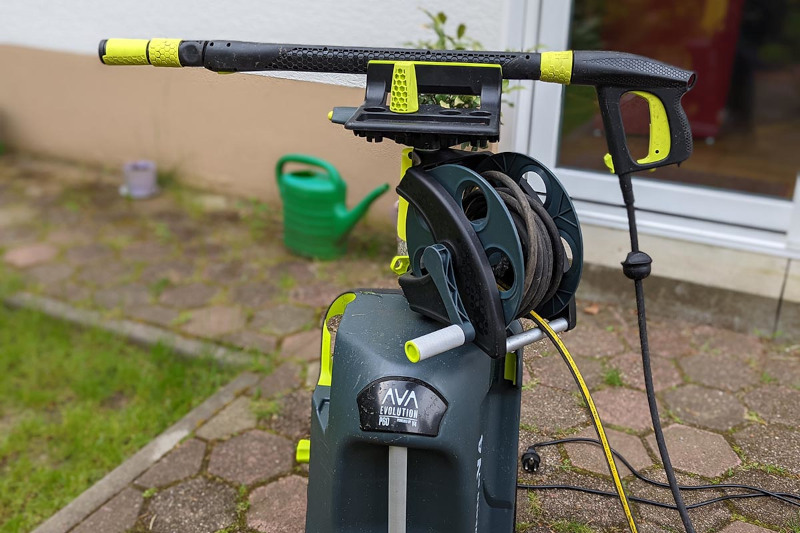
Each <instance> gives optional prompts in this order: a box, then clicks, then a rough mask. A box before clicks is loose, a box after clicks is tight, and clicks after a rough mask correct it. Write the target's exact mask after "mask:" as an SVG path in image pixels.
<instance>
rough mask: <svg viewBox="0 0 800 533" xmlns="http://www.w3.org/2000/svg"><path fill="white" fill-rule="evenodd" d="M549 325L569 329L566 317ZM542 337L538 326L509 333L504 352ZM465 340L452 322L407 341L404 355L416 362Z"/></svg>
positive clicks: (558, 330)
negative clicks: (516, 332) (512, 333)
mask: <svg viewBox="0 0 800 533" xmlns="http://www.w3.org/2000/svg"><path fill="white" fill-rule="evenodd" d="M550 327H551V328H553V331H555V332H556V333H561V332H562V331H566V330H567V329H569V321H568V320H567V319H566V318H557V319H555V320H553V321H552V322H550ZM542 338H544V332H543V331H542V330H541V329H539V328H533V329H529V330H528V331H525V332H523V333H518V334H516V335H511V336H509V337H508V339H507V340H506V352H507V353H512V352H515V351H517V350H519V349H520V348H523V347H525V346H527V345H528V344H533V343H534V342H536V341H539V340H541V339H542ZM467 342H468V341H466V340H465V335H464V332H463V330H462V328H461V326H458V325H455V324H454V325H452V326H447V327H446V328H442V329H438V330H436V331H433V332H431V333H428V334H427V335H422V336H420V337H417V338H416V339H411V340H410V341H407V342H406V346H405V349H406V356H407V357H408V359H409V361H411V362H412V363H417V362H419V361H424V360H425V359H430V358H431V357H435V356H437V355H441V354H443V353H445V352H446V351H448V350H452V349H454V348H458V347H459V346H463V345H464V344H466V343H467Z"/></svg>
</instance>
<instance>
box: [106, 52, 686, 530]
mask: <svg viewBox="0 0 800 533" xmlns="http://www.w3.org/2000/svg"><path fill="white" fill-rule="evenodd" d="M99 55H100V60H101V61H102V62H103V63H104V64H106V65H153V66H157V67H204V68H207V69H209V70H212V71H214V72H219V73H230V72H258V71H294V72H320V73H346V74H366V75H367V87H366V97H365V101H364V103H363V104H362V105H361V106H360V107H357V108H355V107H346V108H335V109H334V110H333V111H332V113H331V114H330V115H329V118H330V119H331V120H332V121H333V122H335V123H339V124H342V125H344V127H345V128H346V129H349V130H351V131H353V132H354V133H355V134H356V135H358V136H361V137H365V138H366V139H367V140H369V141H376V142H379V141H381V140H383V139H384V138H388V139H392V140H394V141H396V142H398V143H401V144H404V145H407V146H411V147H413V148H415V149H417V151H418V152H419V156H418V157H419V158H420V159H419V160H418V161H417V164H416V165H415V166H414V168H412V169H410V170H408V171H407V172H406V176H407V177H409V180H408V184H406V185H404V182H405V181H406V180H405V179H404V182H401V185H400V186H399V187H398V192H399V193H400V195H401V196H403V197H404V198H406V200H408V201H409V202H410V203H411V204H412V205H413V207H414V208H415V209H416V212H419V213H424V212H426V211H430V209H427V210H426V209H425V206H424V205H422V203H421V201H419V200H417V201H416V203H415V200H414V198H415V196H414V194H411V193H412V192H413V191H412V189H413V187H414V186H416V187H417V189H418V190H417V193H420V194H421V192H424V191H423V190H422V189H424V187H423V185H424V180H422V179H421V178H419V179H416V178H415V176H416V174H415V173H417V172H421V171H417V170H415V169H416V168H417V167H419V168H422V169H424V168H426V165H427V168H433V167H435V166H436V165H439V166H440V167H441V166H442V165H441V164H442V162H443V160H442V158H443V157H444V158H446V157H452V156H451V155H447V154H446V152H447V151H446V150H444V149H446V148H447V147H449V146H454V145H456V144H461V143H471V144H473V145H475V146H484V145H485V144H486V143H487V142H495V141H497V140H498V139H499V129H500V117H499V115H500V113H499V108H500V95H501V92H502V80H503V79H509V80H539V81H544V82H552V83H559V84H562V85H569V84H579V85H590V86H593V87H595V88H596V90H597V95H598V101H599V104H600V112H601V115H602V119H603V124H604V127H605V132H606V138H607V142H608V154H606V156H605V163H606V165H607V166H608V168H609V169H610V170H611V171H612V172H613V173H615V174H617V175H618V177H619V181H620V187H621V190H622V195H623V199H624V203H625V206H626V209H627V212H628V217H629V225H630V234H631V253H630V254H629V255H628V257H627V258H626V260H625V261H624V262H623V271H624V272H625V275H626V276H628V277H629V278H631V279H632V280H634V283H635V287H636V301H637V307H638V312H639V326H640V337H641V344H642V356H643V368H644V373H645V385H646V388H647V394H648V401H649V403H650V410H651V417H652V421H653V426H654V429H655V436H656V440H657V442H658V447H659V452H660V454H661V458H662V461H663V464H664V466H665V470H666V472H667V477H668V480H669V484H670V488H671V489H672V493H673V496H674V498H675V501H676V506H677V508H678V510H679V512H680V514H681V518H682V520H683V523H684V526H685V528H686V530H687V531H690V532H692V531H694V530H693V528H692V525H691V522H690V520H689V518H688V515H687V513H686V507H685V505H684V503H683V500H682V497H681V494H680V492H679V490H678V486H677V481H676V480H675V476H674V473H673V472H672V467H671V463H670V460H669V456H668V453H667V450H666V446H665V444H664V439H663V434H662V432H661V426H660V421H659V417H658V413H657V410H656V404H655V395H654V392H653V387H652V376H651V371H650V362H649V350H648V345H647V332H646V317H645V312H644V296H643V289H642V280H643V279H644V278H645V277H647V275H649V273H650V263H651V260H650V258H649V256H647V254H645V253H644V252H642V251H640V250H639V248H638V238H637V236H636V222H635V211H634V197H633V188H632V183H631V176H632V174H633V173H634V172H642V171H645V170H651V169H655V168H658V167H662V166H666V165H670V164H679V163H681V162H683V161H684V160H686V159H687V158H688V157H689V156H690V155H691V153H692V137H691V130H690V127H689V122H688V120H687V117H686V114H685V112H684V110H683V108H682V106H681V98H682V97H683V95H684V94H685V93H686V92H687V91H689V90H690V89H691V88H692V86H693V85H694V82H695V75H694V73H692V72H690V71H686V70H683V69H680V68H676V67H674V66H671V65H667V64H665V63H661V62H659V61H655V60H652V59H649V58H646V57H641V56H637V55H633V54H627V53H620V52H603V51H574V52H573V51H564V52H543V53H534V52H492V51H454V50H415V49H401V48H364V47H340V46H309V45H294V44H267V43H254V42H241V41H227V40H220V41H196V40H180V39H151V40H140V39H107V40H103V41H101V42H100V46H99ZM426 93H433V94H436V93H449V94H472V95H477V96H480V102H481V104H480V108H479V109H478V110H473V111H470V110H448V109H444V108H441V107H440V106H438V105H431V104H420V103H419V100H418V95H419V94H426ZM627 93H633V94H635V95H636V96H638V97H641V98H643V99H644V100H645V101H646V102H647V105H648V108H649V112H650V136H649V146H648V153H647V155H646V156H645V157H643V158H640V159H635V158H634V157H632V155H631V153H630V151H629V149H628V146H627V142H626V136H625V131H624V126H623V122H622V115H621V108H620V101H621V99H622V97H623V96H624V95H625V94H627ZM387 100H388V103H387ZM426 154H434V155H426ZM442 154H444V155H442ZM500 155H502V154H500ZM474 157H475V158H479V156H474ZM426 158H427V159H426ZM437 158H438V159H437ZM462 159H463V158H462ZM464 160H465V161H466V159H464ZM474 160H475V161H476V163H475V166H476V167H479V166H480V164H479V163H478V162H477V161H478V159H474ZM444 162H445V163H447V161H444ZM460 162H461V160H459V163H460ZM447 166H448V165H446V164H445V165H443V167H447ZM442 172H444V171H442ZM442 172H439V173H440V174H442ZM415 179H416V181H415ZM447 179H448V178H446V177H445V178H442V180H443V183H444V182H445V181H447ZM498 179H499V178H498ZM553 179H555V178H553ZM415 183H416V185H415ZM445 185H446V184H445ZM437 187H438V186H437ZM428 188H429V189H430V190H431V191H432V190H434V189H436V187H433V186H432V185H431V186H428ZM436 190H438V189H436ZM451 192H453V191H451ZM453 194H455V192H453ZM489 196H491V195H489ZM431 205H433V204H431ZM437 205H439V204H437ZM437 220H438V219H437ZM464 220H466V219H464ZM453 221H455V222H453ZM425 222H427V224H420V227H425V228H427V227H428V226H434V224H431V222H432V220H425ZM434 222H436V221H434ZM451 222H453V224H452V226H453V228H454V229H453V232H455V233H458V231H460V230H459V228H458V227H457V226H458V224H457V223H456V222H458V220H456V219H452V220H451ZM570 223H573V224H576V223H577V219H574V220H571V221H570ZM473 226H476V225H475V224H473ZM473 229H474V228H473ZM431 230H433V227H431ZM476 231H477V230H476ZM492 231H494V235H500V234H502V232H501V231H500V230H499V229H497V228H495V229H493V230H492ZM486 233H487V236H484V235H479V237H480V238H481V240H483V239H484V237H486V238H489V237H490V236H489V235H488V233H491V232H489V231H487V232H486ZM459 235H460V237H458V238H461V241H459V240H458V238H456V237H453V238H452V239H451V240H453V239H455V240H454V241H453V242H455V243H457V244H458V243H460V246H450V247H449V249H448V248H447V247H444V246H438V247H437V246H428V247H426V248H425V253H426V254H427V256H426V264H427V265H429V266H432V265H436V267H437V268H436V269H435V270H436V271H437V272H438V277H437V278H436V279H435V280H434V281H431V282H430V284H429V286H427V288H426V287H422V286H421V285H419V284H417V285H418V287H417V288H419V289H420V290H421V289H422V288H425V289H426V291H427V289H429V288H430V286H435V287H437V288H438V290H439V292H440V298H441V302H443V303H444V305H441V304H439V306H438V308H437V309H431V308H429V307H426V303H425V302H424V301H423V300H425V299H426V297H427V295H429V294H430V293H429V292H425V291H422V292H419V291H418V292H419V294H422V295H425V296H424V297H420V298H419V299H417V300H416V301H415V300H414V298H413V297H411V296H413V294H415V293H414V290H415V287H414V285H413V284H409V282H407V286H404V285H403V281H402V278H401V287H403V289H404V292H405V294H406V295H407V297H408V300H409V301H408V303H409V304H410V306H411V309H413V310H415V311H417V312H420V313H422V314H424V315H427V316H430V317H433V318H437V319H439V320H440V321H441V322H445V323H449V324H450V326H448V327H446V328H443V329H441V330H438V331H433V332H431V333H428V334H426V335H424V336H421V337H419V338H416V339H412V341H409V343H407V345H406V355H408V357H409V358H410V359H412V356H413V358H416V360H417V361H420V360H424V359H428V358H431V357H433V356H435V355H438V354H441V353H444V352H448V351H449V350H453V349H456V348H458V347H460V346H464V345H466V344H468V343H474V345H475V346H477V347H478V348H480V349H481V350H482V351H483V352H484V353H486V354H487V355H489V356H490V357H492V358H496V359H499V358H501V357H505V356H506V354H508V353H509V352H512V351H515V350H517V349H518V348H520V347H521V346H523V345H525V344H529V343H530V342H533V341H534V340H538V339H539V338H541V337H542V336H543V335H544V333H543V332H544V331H545V327H544V325H542V327H540V328H539V329H537V330H535V331H533V332H531V331H529V332H525V333H520V332H519V331H518V332H517V333H516V334H514V335H512V336H509V335H508V329H509V324H510V322H511V321H512V320H513V319H515V318H519V317H520V316H523V315H527V314H528V313H531V312H534V311H536V312H538V314H534V316H540V315H541V316H543V317H544V318H546V319H547V320H550V321H551V322H550V325H551V326H554V327H557V330H565V329H568V328H570V327H572V326H574V318H572V319H570V318H569V316H568V315H569V313H566V314H565V312H564V309H565V308H566V306H567V303H566V302H567V301H568V300H570V299H571V298H572V297H573V296H574V290H575V288H577V280H573V281H572V282H571V283H572V285H571V286H570V287H568V289H569V290H568V291H566V293H565V294H562V295H559V289H558V288H557V287H553V288H552V290H549V291H542V292H547V297H546V298H538V299H536V303H535V304H531V303H530V299H527V298H526V297H525V296H524V294H523V293H524V292H525V291H524V290H523V289H522V288H521V284H522V281H521V280H519V279H514V280H513V281H511V282H509V287H507V289H508V290H507V291H506V292H504V293H503V296H500V297H499V296H498V294H497V293H498V291H497V285H496V283H495V281H496V280H495V279H493V278H492V277H491V271H489V275H484V276H483V277H481V276H480V275H477V274H476V273H475V272H474V270H475V269H470V268H453V267H452V265H456V267H458V266H459V264H461V265H465V264H468V263H470V262H471V263H475V264H478V263H480V261H484V259H481V258H480V257H478V255H481V254H478V252H477V251H476V250H473V251H472V252H470V250H471V249H472V248H475V243H477V249H479V248H480V242H478V239H476V238H474V237H475V235H474V234H473V233H470V232H469V231H466V232H465V231H461V234H459ZM556 236H557V234H556ZM498 238H499V237H498ZM470 239H471V240H470ZM451 244H452V243H451ZM484 244H485V243H484ZM470 247H472V248H470ZM460 249H466V250H467V251H466V252H464V251H458V250H460ZM485 249H486V246H484V250H485ZM473 252H474V253H473ZM452 254H454V257H451V255H452ZM459 254H466V256H465V257H466V258H460V257H459ZM470 254H471V255H470ZM419 255H423V254H421V253H420V254H419ZM512 255H513V254H512ZM413 261H414V258H413V257H412V263H413ZM417 261H418V264H417V265H416V268H417V269H419V267H420V265H419V259H417ZM512 262H513V261H512ZM412 266H414V265H412ZM479 266H480V265H479ZM480 270H481V268H477V271H480ZM484 270H485V269H484ZM478 274H480V272H478ZM516 277H521V276H516ZM560 279H561V278H560V275H559V280H560ZM561 283H562V285H563V284H564V283H565V282H564V281H561ZM443 287H449V290H445V289H443ZM464 287H469V288H470V290H468V291H459V290H458V289H463V288H464ZM562 288H563V287H562ZM459 293H464V294H459ZM539 296H543V295H541V294H540V295H539ZM511 300H513V305H512V303H511ZM573 306H574V300H573ZM546 329H547V331H546V332H547V333H552V329H551V328H549V327H548V328H546ZM548 336H550V335H549V334H548ZM324 360H325V359H324V354H323V362H324ZM323 366H324V365H323ZM328 380H329V377H328ZM320 384H322V379H321V381H320ZM363 429H364V428H363V425H362V430H363ZM599 433H600V431H599ZM479 449H480V448H479ZM404 461H405V459H404ZM611 461H613V460H612V459H610V457H609V462H611ZM404 464H405V463H404ZM612 471H613V469H612ZM479 476H480V470H479ZM617 488H618V491H619V492H620V496H621V498H622V499H623V501H624V498H623V497H622V494H621V491H622V488H621V486H618V487H617ZM479 500H480V498H479ZM623 506H624V507H625V510H626V514H628V518H629V524H630V526H631V529H632V530H635V525H634V522H633V518H632V517H631V516H630V513H629V510H628V508H627V503H626V502H624V503H623ZM393 512H394V513H395V514H394V523H396V524H397V525H396V526H395V527H394V528H391V527H390V531H405V525H404V523H405V520H404V517H405V500H404V499H403V500H402V505H401V511H397V509H396V508H395V507H393V504H391V503H390V509H389V516H390V523H393V522H392V517H393V515H392V513H393ZM398 512H401V514H399V515H398V514H397V513H398ZM476 513H477V511H476ZM398 516H400V517H403V518H402V519H398V518H397V517H398ZM475 520H476V527H475V531H478V526H477V523H478V518H477V515H476V519H475ZM488 530H489V529H487V531H488ZM481 531H483V530H481Z"/></svg>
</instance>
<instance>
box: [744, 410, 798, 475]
mask: <svg viewBox="0 0 800 533" xmlns="http://www.w3.org/2000/svg"><path fill="white" fill-rule="evenodd" d="M794 429H797V428H794ZM733 440H734V442H736V444H738V445H739V446H741V448H742V451H743V452H744V455H745V458H746V459H747V460H748V461H753V462H756V463H760V464H763V465H774V466H780V467H782V468H786V469H788V470H789V471H790V472H794V473H795V474H800V432H798V431H795V430H792V429H784V428H780V427H776V426H768V425H767V426H764V425H761V424H754V425H752V426H749V427H746V428H744V429H742V430H740V431H737V432H736V433H734V434H733ZM799 485H800V484H799ZM798 489H800V486H798Z"/></svg>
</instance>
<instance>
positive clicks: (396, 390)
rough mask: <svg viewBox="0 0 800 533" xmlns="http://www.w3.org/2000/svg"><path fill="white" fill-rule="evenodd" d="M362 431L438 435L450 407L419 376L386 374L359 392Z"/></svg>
mask: <svg viewBox="0 0 800 533" xmlns="http://www.w3.org/2000/svg"><path fill="white" fill-rule="evenodd" d="M358 411H359V415H360V417H361V429H362V430H363V431H386V432H390V433H410V434H415V435H428V436H431V437H435V436H436V435H438V434H439V425H440V424H441V423H442V417H444V413H445V412H446V411H447V401H445V399H444V398H443V397H442V395H441V394H439V393H438V392H437V391H436V390H434V389H433V387H431V386H430V385H428V384H427V383H424V382H422V381H420V380H417V379H412V378H403V377H387V378H382V379H378V380H375V381H373V382H372V383H370V384H369V385H367V386H366V387H364V389H363V390H362V391H361V392H359V393H358Z"/></svg>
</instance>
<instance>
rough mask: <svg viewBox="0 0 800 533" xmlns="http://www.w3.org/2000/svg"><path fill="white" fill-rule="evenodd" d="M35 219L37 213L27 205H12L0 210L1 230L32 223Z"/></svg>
mask: <svg viewBox="0 0 800 533" xmlns="http://www.w3.org/2000/svg"><path fill="white" fill-rule="evenodd" d="M35 218H36V211H35V210H33V209H31V208H30V207H28V206H25V205H12V206H8V207H2V208H0V228H7V227H11V226H16V225H17V224H23V223H25V222H31V221H33V220H34V219H35Z"/></svg>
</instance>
